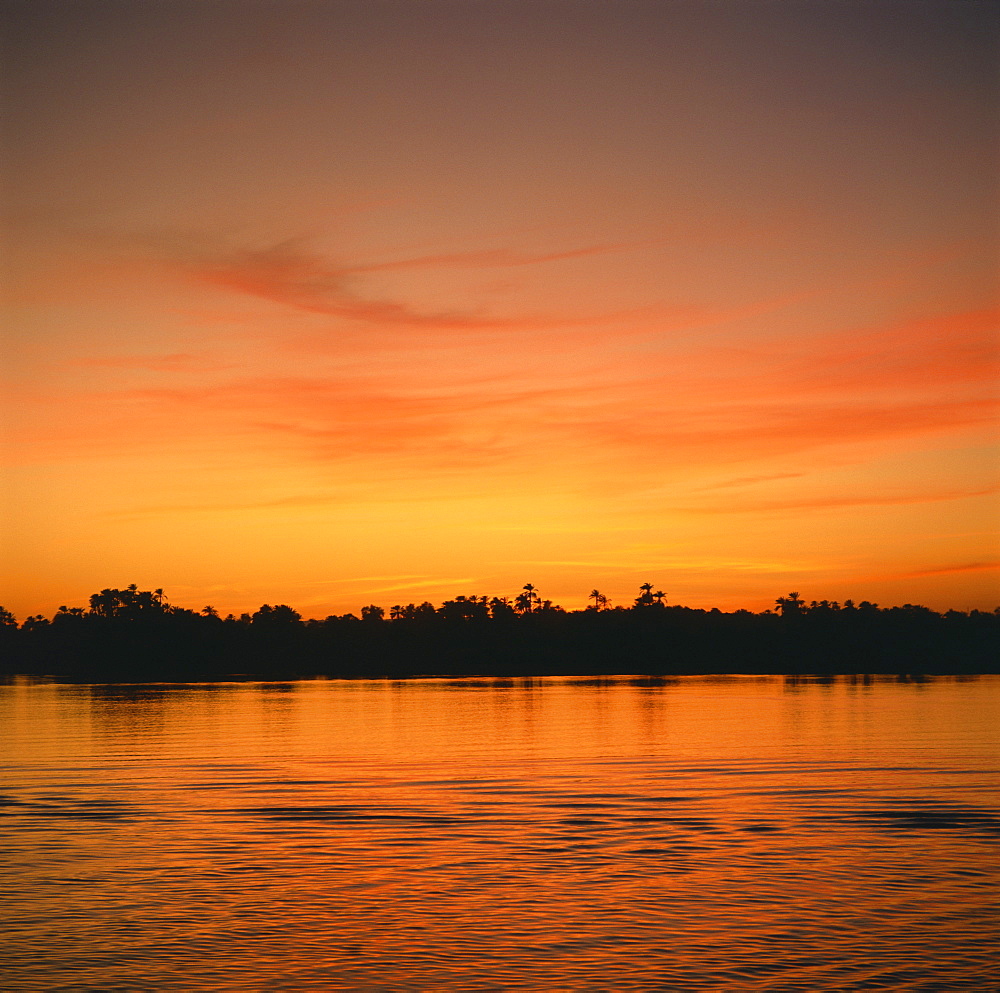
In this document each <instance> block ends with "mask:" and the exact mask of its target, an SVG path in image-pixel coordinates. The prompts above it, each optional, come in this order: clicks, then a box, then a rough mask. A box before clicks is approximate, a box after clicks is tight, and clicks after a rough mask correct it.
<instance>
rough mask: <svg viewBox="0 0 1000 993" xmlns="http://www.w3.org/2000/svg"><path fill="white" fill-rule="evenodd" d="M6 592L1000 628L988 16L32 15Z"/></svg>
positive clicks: (22, 2)
mask: <svg viewBox="0 0 1000 993" xmlns="http://www.w3.org/2000/svg"><path fill="white" fill-rule="evenodd" d="M2 11H3V14H4V20H5V24H4V32H3V33H4V35H5V37H6V38H7V39H8V40H7V51H6V53H5V57H4V59H3V62H4V65H5V66H6V68H5V69H4V70H2V74H3V82H4V89H5V91H6V96H5V101H6V103H7V110H6V116H7V118H8V124H7V127H6V131H5V134H4V163H5V165H4V172H5V177H6V178H5V182H4V187H3V196H4V221H3V236H4V243H5V244H4V249H5V251H4V254H5V258H6V263H5V269H4V272H3V289H4V298H5V315H4V318H3V324H4V327H5V328H6V329H8V334H7V341H6V344H5V349H4V354H5V362H4V364H3V379H4V396H5V397H6V399H5V401H4V416H3V435H2V442H3V453H4V456H5V461H6V462H7V463H8V469H7V472H6V474H5V478H6V480H7V482H6V483H5V485H4V490H3V494H2V496H3V501H4V503H5V505H6V506H5V515H4V516H5V521H6V524H5V527H4V538H3V545H4V547H3V564H2V575H0V603H3V604H4V605H5V606H7V607H8V608H9V609H12V610H13V611H14V612H15V613H17V614H18V615H19V616H21V617H23V616H24V615H25V614H27V613H35V612H43V613H46V614H50V613H51V612H52V611H53V610H54V609H55V607H56V606H58V605H59V604H61V603H68V604H71V605H72V604H83V603H85V602H86V598H87V597H88V596H89V594H90V593H91V592H94V591H95V590H98V589H100V588H102V587H107V586H124V585H126V584H128V583H132V582H135V583H138V584H139V585H140V586H141V587H145V588H150V587H164V588H165V589H166V590H167V593H168V595H169V596H170V598H171V600H172V602H174V603H178V604H181V605H183V606H188V607H192V608H195V609H199V608H201V607H202V606H204V605H205V604H207V603H211V604H213V605H215V606H216V607H218V608H219V609H220V610H222V611H223V612H227V611H230V610H231V611H235V612H239V611H242V610H247V609H254V608H256V607H257V606H259V605H260V604H261V603H262V602H265V601H266V602H272V603H273V602H287V603H290V604H291V605H293V606H294V607H296V608H297V609H299V610H300V611H302V613H304V614H305V615H307V616H324V615H325V614H327V613H332V612H336V613H342V612H345V611H348V610H352V611H358V609H359V608H360V606H361V605H363V604H366V603H369V602H376V603H381V604H383V605H389V604H391V603H395V602H400V601H402V602H408V601H411V600H413V601H418V602H419V601H420V600H423V599H430V600H432V601H435V602H437V601H440V600H441V599H443V598H445V597H450V596H453V595H454V594H457V593H466V594H469V593H490V594H508V595H511V594H513V593H515V592H516V591H517V590H519V589H520V587H521V586H522V585H523V584H524V583H525V582H528V581H530V582H532V583H534V584H535V585H536V586H537V587H538V588H539V590H540V592H541V593H542V595H543V596H545V597H548V598H551V599H553V600H555V601H556V602H558V603H562V604H563V605H564V606H566V607H568V608H575V607H582V606H584V605H585V603H586V596H587V594H588V593H589V591H590V590H591V589H593V588H594V587H598V588H600V589H602V590H603V591H605V592H606V593H607V594H608V595H609V596H610V597H611V599H612V601H613V602H615V603H619V604H628V603H630V602H631V600H632V598H633V597H634V596H635V593H636V591H637V587H638V584H639V583H641V582H644V581H646V580H649V581H650V582H654V583H655V584H656V585H657V586H658V587H659V588H661V589H663V590H665V591H666V592H667V599H668V602H672V603H683V604H687V605H690V606H713V605H718V606H720V607H723V608H729V609H731V608H735V607H748V608H751V609H762V608H764V607H766V606H769V605H771V604H772V603H773V600H774V598H775V596H777V595H779V594H782V593H786V592H788V591H789V590H792V589H794V590H799V591H800V592H802V594H803V595H804V596H805V597H806V599H813V598H816V599H820V598H829V599H844V598H846V597H854V598H855V599H858V600H860V599H871V600H876V601H878V602H879V603H882V604H886V605H888V604H891V603H902V602H906V601H909V602H919V603H925V604H927V605H928V606H932V607H935V608H937V609H946V608H949V607H957V608H960V609H968V608H971V607H978V608H981V609H992V608H993V607H994V606H996V605H997V604H998V603H1000V573H998V571H997V567H998V564H1000V546H998V541H997V538H996V531H997V528H996V525H997V521H998V509H997V491H998V489H1000V479H998V473H997V459H996V453H995V444H996V430H995V425H996V423H997V422H996V407H995V397H996V389H995V387H996V383H997V381H998V378H997V357H998V337H997V323H998V322H997V314H998V307H1000V287H998V277H997V271H998V268H997V263H998V260H1000V253H998V241H1000V238H998V232H1000V220H998V217H1000V213H998V203H1000V181H998V176H1000V161H998V155H997V148H998V147H1000V144H998V138H1000V135H998V130H1000V129H998V123H997V122H998V118H1000V115H998V108H1000V96H998V83H997V79H998V78H1000V75H998V73H997V68H998V65H997V61H998V60H997V56H996V51H995V45H994V39H995V38H996V37H997V31H998V28H1000V25H998V23H997V20H998V15H997V8H996V6H995V5H993V4H989V3H977V2H968V3H962V4H955V3H950V2H926V3H920V4H913V3H910V2H906V3H896V2H893V0H885V2H883V3H880V4H872V5H864V4H855V3H827V2H822V0H821V2H818V3H816V2H810V3H804V2H802V3H800V2H796V0H790V2H785V3H774V4H756V3H736V2H733V3H723V4H718V5H715V4H706V3H703V2H701V0H698V2H695V0H680V2H676V3H646V2H642V0H637V2H630V3H620V4H615V3H605V2H597V0H563V2H548V0H532V2H530V3H529V2H527V0H524V2H515V0H498V2H496V3H490V4H479V3H471V2H443V0H430V2H427V3H417V2H408V3H406V2H398V3H397V2H382V0H364V2H361V0H358V2H349V0H345V2H308V3H306V2H298V0H287V2H282V3H271V2H261V3H245V2H241V3H233V2H229V0H216V2H213V3H211V4H203V3H197V2H186V0H185V2H175V0H161V2H158V3H155V4H144V3H138V2H134V0H132V2H119V0H102V2H91V0H80V2H76V3H73V4H65V3H59V2H53V0H30V2H28V0H14V2H9V0H7V2H4V3H3V4H2Z"/></svg>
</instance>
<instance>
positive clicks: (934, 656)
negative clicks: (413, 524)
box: [0, 583, 1000, 682]
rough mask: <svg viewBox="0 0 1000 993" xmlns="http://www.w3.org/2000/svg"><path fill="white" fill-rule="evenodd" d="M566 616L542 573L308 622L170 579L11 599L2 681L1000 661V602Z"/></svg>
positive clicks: (834, 669)
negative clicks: (15, 604)
mask: <svg viewBox="0 0 1000 993" xmlns="http://www.w3.org/2000/svg"><path fill="white" fill-rule="evenodd" d="M588 600H591V601H593V603H592V605H591V606H588V607H587V608H586V609H585V610H577V611H565V610H563V609H562V607H559V606H557V605H556V604H554V603H552V602H551V601H550V600H547V599H545V598H544V597H543V596H542V595H541V594H540V593H539V591H538V590H537V589H536V588H535V587H534V586H533V585H532V584H531V583H527V584H526V585H525V586H524V588H523V589H522V590H521V591H520V592H519V593H518V594H517V595H516V596H515V597H513V598H508V597H503V596H501V597H488V596H479V595H476V596H456V597H455V598H454V599H453V600H446V601H445V602H444V603H442V604H441V606H439V607H435V606H434V605H433V604H430V603H426V602H425V603H420V604H414V603H408V604H405V605H403V604H395V605H394V606H392V607H390V608H389V609H388V611H386V610H385V609H384V608H383V607H380V606H377V605H375V604H370V605H368V606H366V607H362V609H361V616H360V617H357V616H355V615H354V614H343V615H340V616H336V615H331V616H329V617H326V618H323V619H321V620H303V619H302V617H301V615H300V614H299V613H298V612H297V611H295V610H293V609H292V608H291V607H289V606H286V605H285V604H278V605H277V606H271V605H270V604H264V605H263V606H262V607H261V608H260V609H259V610H257V611H256V612H254V613H253V614H241V615H240V616H239V617H235V616H233V615H232V614H229V615H228V616H227V617H221V616H220V615H219V613H218V611H216V610H215V609H214V608H213V607H205V608H203V609H202V610H201V611H200V612H196V611H193V610H187V609H185V608H182V607H174V606H171V605H170V604H169V603H168V602H167V598H166V596H165V595H164V593H163V590H152V591H148V590H140V589H138V588H137V587H136V586H134V585H133V586H129V587H127V588H126V589H123V590H112V589H108V590H101V592H100V593H95V594H94V595H93V596H92V597H91V598H90V606H89V608H86V609H85V608H82V607H60V608H59V610H58V611H57V612H56V613H55V615H54V616H53V617H52V618H46V617H43V616H42V615H38V616H34V617H29V618H27V619H26V620H25V621H24V622H23V623H21V624H20V625H19V624H18V623H17V620H16V618H14V616H13V615H12V614H11V613H10V612H9V611H6V610H4V609H3V608H0V676H5V677H11V676H15V675H25V676H34V677H38V678H55V679H60V680H70V681H88V682H149V681H168V682H169V681H189V680H205V679H224V678H259V679H296V678H309V677H314V676H329V677H334V678H337V677H343V678H366V677H373V678H383V677H388V678H401V677H405V676H420V675H438V676H471V675H484V676H485V675H488V676H529V675H614V674H637V675H670V674H682V673H741V672H745V673H817V674H822V673H864V672H871V673H899V674H920V673H929V674H930V673H941V674H946V673H955V674H960V673H981V672H1000V664H998V658H997V651H996V646H997V645H998V644H1000V638H998V635H1000V608H998V609H997V610H996V611H994V612H993V613H985V612H983V611H978V610H973V611H971V612H969V613H963V612H961V611H955V610H950V611H948V612H947V613H944V614H940V613H936V612H935V611H933V610H930V609H928V608H927V607H921V606H914V605H913V604H904V605H903V606H902V607H888V608H881V607H879V606H878V605H877V604H874V603H868V602H867V601H862V602H861V603H857V604H855V603H854V602H853V601H851V600H846V601H844V602H843V603H837V602H835V601H834V602H830V601H827V600H820V601H818V602H817V601H815V600H813V601H812V602H810V603H806V602H805V601H804V600H803V599H801V598H800V596H799V594H798V593H789V594H788V595H787V596H782V597H778V599H777V600H776V601H775V606H774V609H773V610H767V611H764V612H763V613H759V614H755V613H752V612H751V611H748V610H737V611H734V612H732V613H724V612H722V611H720V610H718V609H712V610H696V609H692V608H690V607H679V606H673V605H669V604H667V602H666V596H665V594H664V593H663V592H662V591H660V590H655V591H654V587H653V584H651V583H643V584H642V586H641V587H640V588H639V592H638V595H637V596H636V597H635V599H634V601H633V602H632V603H630V604H629V605H628V606H612V604H611V603H610V601H609V600H608V598H607V597H606V596H605V595H604V594H603V593H601V592H600V591H599V590H597V589H595V590H593V591H592V592H591V593H590V594H589V596H588Z"/></svg>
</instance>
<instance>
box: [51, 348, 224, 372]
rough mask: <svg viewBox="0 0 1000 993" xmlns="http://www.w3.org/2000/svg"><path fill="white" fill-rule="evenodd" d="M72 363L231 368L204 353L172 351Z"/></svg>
mask: <svg viewBox="0 0 1000 993" xmlns="http://www.w3.org/2000/svg"><path fill="white" fill-rule="evenodd" d="M71 364H72V365H77V366H92V367H95V368H102V369H145V370H148V371H149V372H209V371H211V372H215V371H219V370H221V369H231V368H232V364H231V363H224V362H219V361H217V360H215V359H212V358H210V357H209V356H207V355H204V354H195V353H193V352H174V353H172V354H169V355H106V356H94V357H85V358H79V359H73V360H72V363H71Z"/></svg>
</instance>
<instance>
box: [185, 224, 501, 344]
mask: <svg viewBox="0 0 1000 993" xmlns="http://www.w3.org/2000/svg"><path fill="white" fill-rule="evenodd" d="M182 265H183V268H184V270H185V271H186V272H187V273H188V274H189V275H190V276H192V277H193V278H195V279H197V280H199V281H201V282H204V283H209V284H211V285H213V286H217V287H220V288H222V289H227V290H232V291H235V292H237V293H245V294H248V295H250V296H255V297H260V298H262V299H264V300H270V301H271V302H272V303H277V304H282V305H284V306H287V307H291V308H293V309H295V310H301V311H306V312H309V313H313V314H326V315H328V316H330V317H337V318H342V319H344V320H348V321H357V322H360V323H363V324H377V325H383V326H387V327H407V328H437V329H441V330H456V329H466V330H477V329H485V328H498V327H503V326H504V325H505V324H506V323H507V321H505V320H504V319H502V318H495V317H488V316H486V315H483V314H473V313H467V312H462V311H449V312H440V313H427V312H423V311H420V310H417V309H415V308H414V307H412V306H410V305H409V304H407V303H405V302H400V301H393V300H369V299H366V298H364V297H363V296H362V295H360V294H359V293H358V292H357V290H356V289H355V287H354V285H353V284H352V281H351V278H350V277H351V276H352V274H353V273H355V272H357V271H359V270H357V269H355V268H353V267H351V266H343V265H336V264H334V263H332V262H331V261H330V260H329V259H327V258H325V257H324V256H322V255H320V254H318V253H316V252H311V251H308V250H307V249H306V248H304V247H303V246H302V245H301V243H299V242H298V241H286V242H283V243H281V244H277V245H274V246H272V247H270V248H264V249H255V250H252V249H242V250H230V251H221V250H220V251H217V252H214V253H210V252H207V251H200V252H192V253H190V254H189V256H188V257H187V258H185V259H183V260H182Z"/></svg>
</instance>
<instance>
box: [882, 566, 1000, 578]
mask: <svg viewBox="0 0 1000 993" xmlns="http://www.w3.org/2000/svg"><path fill="white" fill-rule="evenodd" d="M995 569H1000V562H963V563H961V564H959V565H942V566H937V567H935V568H932V569H917V570H915V571H914V572H904V573H901V574H900V575H899V577H898V578H900V579H920V578H923V577H924V576H947V575H951V574H952V573H961V572H990V571H993V570H995Z"/></svg>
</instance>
